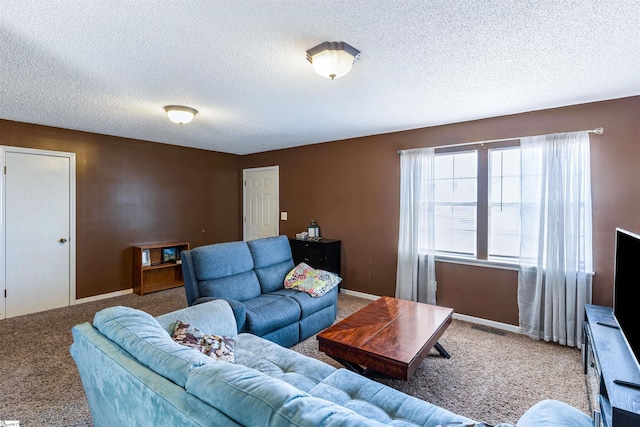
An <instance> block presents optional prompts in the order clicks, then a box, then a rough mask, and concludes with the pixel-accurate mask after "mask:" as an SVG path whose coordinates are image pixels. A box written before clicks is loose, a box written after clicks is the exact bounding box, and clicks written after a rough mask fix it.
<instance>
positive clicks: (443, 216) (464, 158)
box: [434, 150, 478, 256]
mask: <svg viewBox="0 0 640 427" xmlns="http://www.w3.org/2000/svg"><path fill="white" fill-rule="evenodd" d="M477 157H478V156H477V152H476V151H475V150H474V151H467V152H462V153H448V154H441V155H438V156H436V162H435V172H434V179H435V183H434V190H435V191H434V202H435V208H434V210H435V218H436V219H435V223H436V233H435V234H436V235H435V247H436V251H438V252H440V253H446V254H455V255H461V256H475V255H476V246H477V245H476V235H477V227H476V216H477V209H478V198H477V188H478V173H477V172H478V171H477V167H476V164H477V163H478V160H477Z"/></svg>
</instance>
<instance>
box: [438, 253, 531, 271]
mask: <svg viewBox="0 0 640 427" xmlns="http://www.w3.org/2000/svg"><path fill="white" fill-rule="evenodd" d="M436 261H437V262H446V263H449V264H462V265H472V266H475V267H488V268H499V269H502V270H513V271H518V267H519V265H518V264H517V263H515V262H507V261H494V260H488V259H473V258H462V257H453V256H446V255H436Z"/></svg>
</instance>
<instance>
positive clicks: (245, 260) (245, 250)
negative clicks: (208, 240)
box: [191, 242, 253, 280]
mask: <svg viewBox="0 0 640 427" xmlns="http://www.w3.org/2000/svg"><path fill="white" fill-rule="evenodd" d="M191 259H192V260H193V269H194V270H195V273H196V278H197V279H198V280H213V279H219V278H221V277H228V276H234V275H236V274H240V273H244V272H247V271H250V270H253V258H252V257H251V252H250V251H249V247H248V246H247V244H246V242H227V243H217V244H214V245H206V246H200V247H197V248H194V249H192V250H191Z"/></svg>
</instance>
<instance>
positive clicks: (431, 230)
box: [396, 148, 436, 304]
mask: <svg viewBox="0 0 640 427" xmlns="http://www.w3.org/2000/svg"><path fill="white" fill-rule="evenodd" d="M434 164H435V150H434V149H433V148H425V149H416V150H405V151H401V152H400V231H399V236H398V267H397V273H396V298H401V299H406V300H410V301H419V302H424V303H428V304H435V303H436V273H435V219H434V204H433V201H434V179H433V178H434Z"/></svg>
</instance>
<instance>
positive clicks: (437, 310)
mask: <svg viewBox="0 0 640 427" xmlns="http://www.w3.org/2000/svg"><path fill="white" fill-rule="evenodd" d="M452 316H453V309H451V308H448V307H440V306H436V305H430V304H423V303H418V302H414V301H407V300H401V299H396V298H391V297H381V298H379V299H377V300H376V301H374V302H372V303H371V304H369V305H367V306H366V307H364V308H362V309H361V310H359V311H357V312H355V313H354V314H352V315H351V316H349V317H347V318H346V319H344V320H342V321H341V322H338V323H336V324H335V325H333V326H331V327H330V328H328V329H326V330H324V331H323V332H321V333H319V334H318V336H317V337H318V341H320V342H321V343H323V342H324V343H329V344H332V345H340V346H345V347H349V348H353V349H357V350H359V351H361V352H364V353H367V354H369V355H374V356H375V355H377V356H380V357H383V358H387V359H392V360H395V361H398V362H401V363H403V364H407V365H408V364H410V363H411V362H412V361H413V360H414V359H415V358H416V356H418V355H420V354H424V352H425V349H426V350H427V351H428V350H430V349H431V348H432V347H433V346H434V345H435V344H436V342H437V340H438V338H439V337H440V336H442V333H443V332H444V330H445V329H446V328H447V326H448V325H449V324H450V323H451V318H452Z"/></svg>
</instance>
